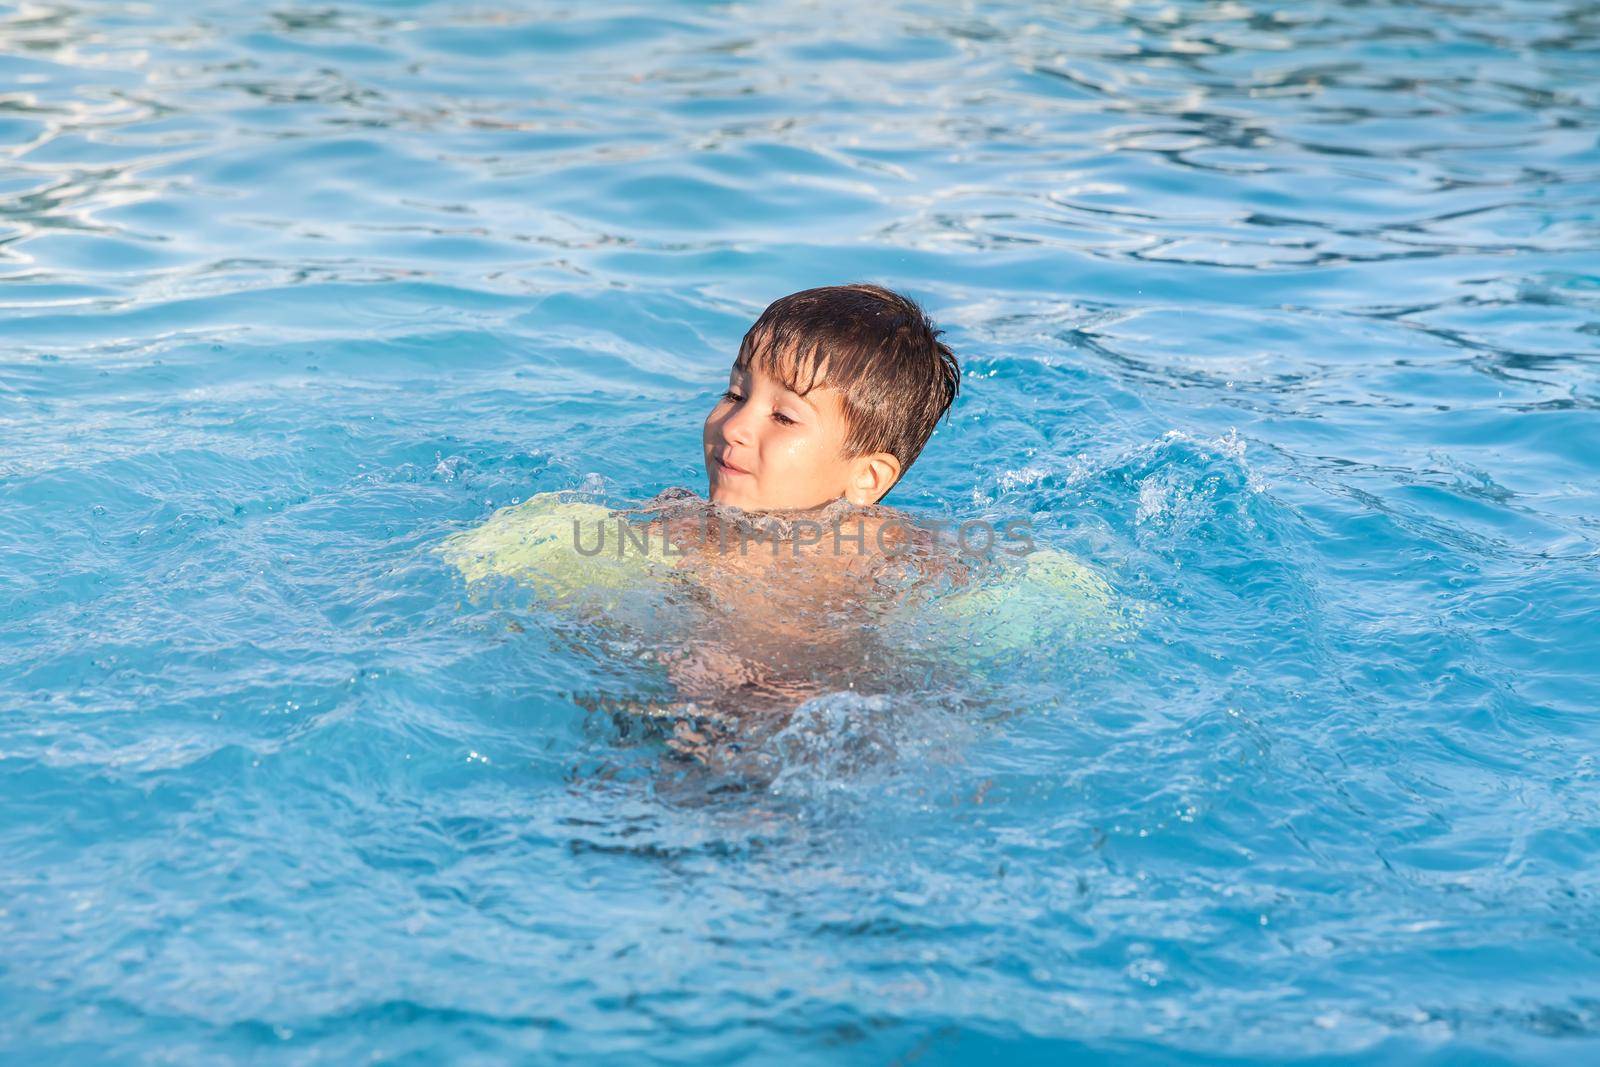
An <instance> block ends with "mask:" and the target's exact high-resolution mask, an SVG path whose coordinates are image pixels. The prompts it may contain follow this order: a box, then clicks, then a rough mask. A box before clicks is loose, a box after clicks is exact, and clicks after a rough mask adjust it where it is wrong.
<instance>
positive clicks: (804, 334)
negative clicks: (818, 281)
mask: <svg viewBox="0 0 1600 1067" xmlns="http://www.w3.org/2000/svg"><path fill="white" fill-rule="evenodd" d="M943 333H944V331H943V330H940V329H937V328H935V327H934V324H933V322H932V321H931V320H930V319H929V318H928V316H927V314H926V313H924V312H923V310H922V308H921V307H920V306H918V304H917V302H916V301H915V300H912V299H911V298H910V297H906V296H902V295H900V294H899V293H896V292H894V291H893V290H891V289H885V288H883V287H882V286H881V285H867V284H864V283H862V284H855V285H829V286H824V287H823V288H820V289H806V290H803V291H801V292H798V293H791V294H790V295H788V296H785V297H782V298H780V299H778V300H774V301H773V302H772V303H771V304H770V305H768V307H767V310H765V311H763V312H762V313H761V317H760V318H758V319H756V321H755V325H753V326H751V327H750V329H749V331H748V332H747V333H746V334H745V335H744V341H743V342H741V343H740V345H739V358H738V359H736V360H735V361H734V366H736V367H737V368H739V369H740V370H747V369H748V368H749V366H750V364H751V363H752V362H753V363H754V364H755V366H756V368H757V369H759V370H760V371H762V372H763V373H765V374H768V375H771V376H772V377H774V378H776V379H777V380H779V381H781V382H782V383H783V384H784V387H785V388H786V389H789V390H791V391H793V392H796V393H799V394H801V395H804V394H806V393H808V392H810V391H811V390H812V389H815V388H817V387H819V386H823V385H828V386H832V387H833V388H835V389H837V390H839V393H840V395H841V398H842V400H843V406H844V417H845V424H846V425H847V426H848V427H849V430H848V433H847V435H846V437H845V444H844V451H845V455H846V456H850V457H855V456H864V455H867V454H869V453H872V452H887V453H889V454H890V455H892V456H894V458H895V459H897V460H899V461H900V473H901V475H902V476H904V474H905V472H906V471H907V470H909V469H910V467H911V464H912V463H913V462H914V461H915V460H916V458H917V455H918V454H919V453H920V452H921V451H922V446H923V445H925V444H927V443H928V438H929V437H930V436H932V434H933V429H934V426H935V425H937V423H938V422H939V420H940V419H941V418H943V417H944V415H945V413H946V412H948V411H949V410H950V404H951V403H952V402H953V401H954V400H955V398H956V391H957V390H958V389H959V388H960V387H961V365H960V364H959V363H957V362H956V357H955V355H954V354H953V353H952V352H951V351H950V346H949V345H946V344H945V343H944V342H942V341H940V340H939V337H940V335H941V334H943Z"/></svg>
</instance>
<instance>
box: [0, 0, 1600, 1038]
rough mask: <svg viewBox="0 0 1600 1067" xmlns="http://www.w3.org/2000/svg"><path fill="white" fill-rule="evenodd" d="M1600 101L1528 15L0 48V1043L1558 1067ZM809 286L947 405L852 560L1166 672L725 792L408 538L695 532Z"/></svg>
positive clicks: (1587, 801)
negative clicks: (730, 436) (1057, 595)
mask: <svg viewBox="0 0 1600 1067" xmlns="http://www.w3.org/2000/svg"><path fill="white" fill-rule="evenodd" d="M1597 59H1600V11H1597V9H1596V8H1595V6H1594V5H1592V4H1584V3H1577V2H1573V0H1551V2H1531V0H1512V2H1509V3H1503V4H1487V3H1481V2H1477V0H1459V2H1452V3H1448V4H1444V3H1412V2H1408V3H1386V2H1374V3H1365V4H1351V5H1337V6H1336V5H1330V4H1321V3H1304V2H1301V3H1294V2H1290V3H1283V4H1271V5H1268V4H1262V3H1258V2H1255V0H1224V2H1214V3H1138V2H1134V3H1114V4H1113V3H1103V2H1089V3H1083V4H1074V5H1058V4H1018V3H970V4H959V5H957V4H939V3H906V2H893V3H883V4H874V5H857V4H846V3H841V2H835V0H815V2H810V3H804V4H802V3H791V4H783V3H773V4H709V3H671V2H660V3H651V4H648V5H637V6H631V7H630V6H623V5H613V4H585V5H567V4H552V3H535V4H526V5H508V4H495V3H471V4H467V3H459V4H457V3H427V2H414V3H388V4H378V3H372V4H357V3H342V2H341V3H323V4H318V5H315V6H293V5H288V4H283V5H273V4H266V5H252V4H242V3H238V2H236V0H227V2H215V3H213V2H197V3H186V4H181V5H176V4H175V5H165V4H162V5H124V4H120V3H88V2H71V3H57V2H49V0H43V2H26V3H11V4H0V104H3V107H0V160H3V162H0V278H3V284H0V446H3V447H0V1056H3V1058H4V1059H5V1060H6V1061H7V1062H16V1063H29V1064H35V1063H50V1062H83V1063H169V1062H171V1063H196V1062H213V1061H220V1060H249V1061H251V1062H259V1063H296V1064H301V1063H329V1064H345V1063H352V1062H357V1061H375V1062H396V1063H406V1062H410V1063H438V1062H451V1063H473V1062H500V1061H505V1060H511V1059H521V1060H533V1061H541V1060H545V1059H550V1060H565V1059H572V1060H579V1061H584V1062H588V1061H591V1060H593V1061H614V1062H630V1063H632V1062H726V1061H740V1060H745V1061H752V1062H775V1061H780V1060H781V1061H783V1062H792V1063H818V1064H823V1063H827V1064H833V1063H840V1062H858V1063H913V1062H914V1063H919V1064H939V1063H951V1064H954V1063H968V1062H979V1061H982V1060H984V1059H986V1058H987V1059H1004V1060H1006V1061H1008V1062H1036V1063H1057V1062H1115V1063H1119V1064H1122V1063H1130V1064H1156V1063H1180V1062H1193V1061H1217V1060H1224V1061H1226V1062H1230V1063H1263V1064H1265V1063H1280V1062H1285V1061H1286V1060H1300V1059H1305V1060H1309V1061H1315V1062H1319V1063H1328V1062H1383V1061H1389V1062H1433V1063H1466V1062H1474V1063H1476V1062H1549V1063H1562V1064H1566V1063H1574V1062H1584V1061H1585V1060H1586V1059H1589V1058H1592V1057H1594V1056H1595V1055H1596V1054H1597V1052H1600V768H1597V766H1596V756H1597V751H1600V714H1597V709H1600V667H1597V663H1600V637H1597V626H1596V616H1597V612H1600V573H1597V572H1600V418H1597V408H1600V250H1597V246H1600V213H1597V212H1600V148H1597V143H1596V126H1597V118H1600V81H1597V79H1596V78H1595V76H1594V70H1595V63H1596V61H1597ZM854 279H868V280H875V281H879V282H883V283H886V284H889V285H893V286H896V287H899V288H903V289H905V290H907V291H909V292H910V293H912V294H913V295H915V296H917V297H919V298H920V299H922V300H923V301H924V303H925V304H926V306H927V307H928V309H929V311H930V312H931V313H932V314H933V315H934V317H935V318H936V319H937V320H938V321H939V322H940V323H941V324H943V325H945V326H946V327H948V329H949V334H948V340H949V341H950V342H951V344H952V346H953V347H954V349H955V350H956V352H957V353H958V354H959V355H960V356H961V357H962V358H963V360H964V363H965V366H966V371H967V378H966V382H965V385H964V388H963V392H962V396H961V398H960V400H959V401H958V404H957V406H956V408H955V410H954V412H953V414H952V417H951V419H950V421H949V422H948V423H947V424H946V425H944V426H943V427H942V428H941V429H940V430H939V432H938V434H937V435H936V436H935V438H934V439H933V441H932V442H931V444H930V445H929V447H928V450H927V451H926V452H925V453H924V455H923V457H922V459H921V460H920V461H919V462H918V463H917V465H916V466H915V468H914V469H913V471H912V473H911V476H910V477H909V479H908V481H907V483H906V484H905V486H904V487H903V489H902V490H899V491H897V492H896V493H895V494H894V496H892V497H891V498H890V502H891V503H898V504H899V505H901V506H903V507H907V508H910V509H912V510H914V511H916V512H918V513H919V514H922V515H925V516H951V517H957V518H966V517H1010V516H1013V515H1025V516H1027V517H1030V518H1031V519H1032V520H1033V521H1034V523H1035V528H1036V530H1037V531H1039V536H1040V538H1041V539H1042V540H1044V541H1046V542H1048V543H1050V544H1052V545H1055V546H1058V547H1061V548H1064V549H1067V550H1069V551H1072V552H1074V553H1076V554H1077V555H1079V556H1081V557H1082V558H1085V559H1087V560H1090V561H1092V562H1093V563H1094V564H1095V565H1096V566H1097V567H1098V568H1099V570H1100V572H1101V573H1102V574H1103V575H1104V576H1105V577H1106V578H1107V580H1108V581H1109V582H1110V583H1111V584H1112V585H1113V586H1114V587H1115V589H1116V590H1117V592H1118V595H1119V596H1120V597H1122V598H1124V599H1125V601H1127V602H1129V603H1138V604H1139V605H1140V606H1141V615H1140V618H1141V624H1140V627H1139V630H1138V633H1137V634H1136V635H1135V636H1134V637H1132V638H1131V639H1129V640H1127V641H1119V642H1094V641H1087V642H1081V643H1073V644H1063V645H1060V646H1058V647H1042V648H1038V649H1036V650H1035V651H1034V653H1033V654H1031V655H1030V656H1028V657H1026V658H1025V660H1024V661H1023V662H1021V663H1020V664H1018V663H1012V664H1010V665H1009V666H1008V667H1007V669H1006V671H1005V672H1004V674H1003V675H996V676H990V677H975V678H974V679H973V680H972V683H971V684H972V686H973V690H972V692H974V693H975V692H978V691H979V690H981V691H982V694H983V700H982V701H981V702H974V701H971V700H964V699H961V698H963V697H964V696H969V695H971V694H965V693H962V692H952V693H950V694H947V695H948V696H950V698H951V699H949V700H941V699H936V698H926V694H924V695H922V696H919V697H918V699H916V700H909V699H907V694H906V693H903V692H902V693H895V692H889V693H856V694H841V695H838V696H835V697H830V698H824V699H822V700H820V701H816V702H813V703H811V704H808V705H807V706H806V707H805V708H803V709H802V711H801V712H800V713H799V714H798V715H797V717H796V719H795V721H794V722H793V723H791V724H790V725H789V726H788V727H786V728H785V729H784V730H783V731H782V732H781V733H780V734H779V735H777V736H776V737H774V738H772V739H770V740H769V741H767V742H766V744H767V745H768V750H767V752H766V755H767V756H769V757H770V758H771V759H772V760H774V761H776V763H775V765H776V766H777V767H778V768H779V773H778V774H777V777H776V778H775V779H774V780H773V781H771V782H770V783H764V784H762V785H761V786H760V787H759V788H747V789H742V790H741V789H734V788H728V787H727V783H726V782H723V781H720V780H713V779H711V778H709V777H707V776H705V775H703V774H698V773H697V771H696V769H695V768H694V767H693V766H689V765H685V764H684V763H683V762H682V761H678V760H675V759H674V758H672V757H671V755H670V754H669V753H668V752H667V751H666V750H665V748H664V747H663V745H662V744H661V743H660V741H659V739H657V738H652V737H649V736H643V737H641V736H639V735H637V734H633V733H629V732H627V731H625V730H622V729H620V728H619V727H618V726H617V725H616V724H614V723H613V722H612V720H611V719H610V718H609V717H608V716H605V715H600V714H595V713H592V712H590V711H588V710H585V706H584V704H585V702H586V701H587V699H588V697H589V696H592V695H593V694H596V693H610V694H615V693H627V692H630V691H633V690H636V689H641V688H645V687H648V686H649V685H652V684H655V680H654V679H653V676H651V674H650V672H649V671H648V670H646V669H645V667H644V666H643V665H641V664H637V663H630V662H627V661H624V660H620V659H618V658H617V657H615V656H611V655H600V654H585V651H584V646H583V644H582V642H581V641H580V642H578V644H577V647H574V646H573V644H572V643H571V642H570V641H568V640H567V638H568V637H569V636H570V634H567V633H563V632H561V631H560V629H559V627H557V626H556V625H555V624H553V623H552V622H551V620H550V619H549V618H548V617H546V615H545V614H542V613H541V612H540V610H539V609H538V607H537V606H536V605H532V604H529V603H527V602H526V600H525V599H519V598H518V596H517V595H516V592H515V590H513V589H501V590H499V591H498V592H497V593H496V594H495V595H492V596H488V597H470V596H467V595H466V593H465V591H464V590H463V588H462V586H461V584H460V581H459V578H458V576H456V575H454V574H453V573H452V572H451V571H450V570H449V569H448V568H447V567H446V566H445V565H444V564H443V563H442V561H441V560H440V559H439V558H438V556H437V555H436V554H435V553H434V551H433V549H434V548H435V547H436V546H437V545H438V544H439V542H440V541H441V540H443V539H444V538H445V537H447V536H448V535H449V534H451V533H453V532H456V531H459V530H463V529H467V528H470V527H472V526H473V525H475V524H477V523H479V522H481V521H482V520H483V519H484V518H485V517H487V516H488V515H489V514H490V513H491V512H492V511H493V510H494V509H496V508H497V507H500V506H503V505H506V504H510V503H512V502H515V501H517V500H521V499H526V498H527V497H528V496H529V495H531V494H533V493H536V492H543V491H548V490H555V489H568V488H574V487H579V486H586V487H587V488H589V489H590V490H592V491H594V492H597V493H599V494H601V495H602V496H603V497H604V498H605V499H608V500H611V501H613V502H615V503H618V504H622V503H627V502H630V501H636V500H639V499H642V498H645V497H648V496H650V495H652V494H654V493H656V492H658V491H660V490H662V489H664V488H667V487H670V486H674V485H688V486H691V487H694V488H696V489H703V475H702V473H701V470H700V460H699V451H698V448H699V445H698V433H699V424H700V420H701V419H702V417H703V415H704V412H705V411H706V409H707V408H708V406H709V404H710V403H711V400H712V397H713V395H714V393H715V392H716V391H718V389H719V388H720V384H721V383H720V381H719V378H720V377H721V375H722V374H723V373H724V370H725V367H726V365H727V363H728V362H729V360H730V358H731V356H732V354H733V352H734V350H735V348H736V346H737V343H738V339H739V337H740V336H741V334H742V332H743V330H744V329H745V327H746V326H747V325H748V324H749V322H750V321H751V320H752V319H753V318H754V316H755V315H756V314H757V313H758V312H759V311H760V309H761V308H762V307H763V306H764V305H765V304H766V303H767V302H768V301H769V300H771V299H773V298H775V297H777V296H779V295H782V294H783V293H786V292H789V291H792V290H795V289H798V288H802V287H807V286H811V285H818V284H826V283H831V282H838V281H845V280H854ZM907 705H910V706H909V707H908V706H907ZM891 706H892V707H893V708H894V709H895V713H894V714H893V715H889V714H888V713H887V711H886V709H890V708H891ZM886 723H887V724H888V725H885V724H886Z"/></svg>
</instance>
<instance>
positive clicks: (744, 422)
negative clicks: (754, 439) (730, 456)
mask: <svg viewBox="0 0 1600 1067" xmlns="http://www.w3.org/2000/svg"><path fill="white" fill-rule="evenodd" d="M751 426H752V423H751V410H750V405H749V404H741V405H740V406H739V408H738V409H737V410H736V411H734V412H733V413H732V414H730V415H729V416H728V417H727V418H726V419H724V420H723V421H722V439H723V440H724V441H726V442H728V444H730V445H747V444H749V443H750V441H751V436H750V434H751Z"/></svg>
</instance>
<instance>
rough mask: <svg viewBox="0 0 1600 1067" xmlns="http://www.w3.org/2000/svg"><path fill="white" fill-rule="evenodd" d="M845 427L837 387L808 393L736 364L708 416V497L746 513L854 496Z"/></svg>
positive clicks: (854, 471)
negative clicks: (743, 510)
mask: <svg viewBox="0 0 1600 1067" xmlns="http://www.w3.org/2000/svg"><path fill="white" fill-rule="evenodd" d="M847 430H848V427H847V426H846V425H845V419H844V410H843V406H842V404H841V403H840V396H839V391H838V390H837V389H833V388H831V387H829V386H825V385H824V386H818V387H816V388H814V389H812V390H811V391H810V392H808V393H806V394H805V395H804V396H802V395H800V394H799V393H795V392H791V391H790V390H789V389H787V388H785V386H784V384H783V383H782V382H781V381H779V380H777V379H776V378H773V377H771V376H769V375H767V374H766V373H764V372H763V371H761V370H760V369H759V368H757V367H756V366H755V365H754V363H752V364H751V365H750V366H749V367H747V368H745V369H740V368H739V367H738V366H737V365H736V366H735V367H734V368H733V371H732V373H731V374H730V375H729V376H728V391H727V392H726V393H724V394H723V395H722V398H721V399H720V400H718V401H717V405H716V407H714V408H712V409H711V414H710V415H707V416H706V427H705V434H704V438H703V443H704V445H705V459H706V474H707V475H708V476H709V477H710V480H711V485H710V489H709V492H708V495H709V496H710V497H711V499H712V501H713V502H715V503H718V504H731V505H733V506H734V507H739V508H744V509H745V510H747V511H793V510H800V509H803V508H813V507H818V506H820V505H822V504H826V503H828V502H829V501H832V500H836V499H838V498H839V497H841V496H847V495H852V494H851V492H850V491H851V489H852V486H853V484H854V482H853V478H854V477H855V476H856V475H857V473H858V472H857V464H856V463H853V462H852V461H851V460H850V459H847V458H846V457H845V454H844V443H845V437H846V433H847ZM896 473H898V469H897V470H896ZM885 491H887V490H886V489H885ZM880 495H881V494H880ZM868 502H869V503H870V502H875V498H874V501H868Z"/></svg>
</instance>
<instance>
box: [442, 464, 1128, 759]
mask: <svg viewBox="0 0 1600 1067" xmlns="http://www.w3.org/2000/svg"><path fill="white" fill-rule="evenodd" d="M440 552H441V554H442V555H443V556H444V558H445V560H446V561H447V562H448V563H450V564H451V565H452V566H454V567H455V568H457V569H458V570H459V571H460V573H461V574H462V576H463V577H464V578H465V579H466V580H467V581H468V582H469V583H470V584H478V583H483V582H488V581H493V580H497V579H498V580H501V581H504V580H511V581H514V582H516V583H518V584H519V585H522V586H525V587H527V588H528V589H530V590H532V591H533V592H534V594H535V595H536V596H537V597H538V600H539V603H540V604H541V605H542V606H545V607H547V608H549V609H550V610H552V611H553V612H557V613H561V614H564V615H569V616H576V617H578V618H581V619H583V620H585V621H587V622H589V623H592V624H593V626H594V630H593V633H595V634H596V635H601V637H600V639H601V640H623V641H626V642H627V643H629V644H630V646H634V647H642V648H643V649H644V650H645V654H646V655H647V656H649V657H650V658H653V659H654V660H655V661H656V662H658V663H660V664H661V665H662V666H663V667H664V668H665V670H666V676H667V680H668V681H669V683H670V686H671V690H672V697H671V699H669V700H667V701H665V702H656V703H651V702H648V701H645V702H638V703H635V704H633V705H632V706H631V707H630V708H629V709H628V710H630V711H634V712H645V713H647V714H650V715H652V716H655V717H658V718H660V717H667V718H671V719H674V720H676V725H677V726H678V727H679V729H678V731H677V735H678V740H679V741H680V742H682V741H685V740H687V741H688V743H690V744H695V743H697V739H703V738H705V737H707V736H708V731H709V732H715V733H719V734H724V735H737V734H744V733H748V732H750V731H755V732H757V733H759V732H764V730H765V729H767V728H776V727H781V725H782V722H783V721H784V720H785V717H786V716H787V714H788V713H789V712H790V711H792V710H793V709H794V708H795V706H796V705H798V704H799V703H801V702H803V701H805V700H808V699H811V698H813V697H817V696H821V695H822V694H825V693H828V692H836V691H850V692H856V693H883V692H888V693H892V692H896V691H900V690H904V689H908V688H913V687H916V686H917V685H918V683H919V681H921V682H926V680H927V678H928V676H929V675H930V673H939V672H944V671H948V670H965V669H968V668H970V667H971V666H973V665H975V664H976V663H978V662H981V661H984V660H992V659H997V658H998V659H1004V658H1009V657H1016V656H1026V655H1028V654H1030V653H1032V652H1034V651H1040V652H1048V651H1049V650H1050V649H1051V648H1052V647H1053V646H1055V645H1058V644H1059V643H1061V642H1063V641H1072V640H1080V639H1082V638H1084V637H1088V636H1091V635H1097V634H1098V635H1110V634H1113V633H1115V632H1116V631H1117V630H1118V629H1119V628H1120V627H1121V625H1122V613H1121V612H1119V611H1118V610H1117V609H1116V606H1115V603H1114V601H1113V598H1112V595H1111V590H1110V588H1109V587H1108V586H1107V585H1106V583H1105V581H1104V580H1103V579H1101V578H1100V577H1099V576H1098V575H1096V574H1095V573H1094V572H1093V571H1092V570H1091V569H1090V568H1088V567H1086V566H1085V565H1083V564H1082V563H1080V562H1079V561H1077V560H1076V559H1074V558H1073V557H1071V556H1070V555H1068V554H1066V553H1063V552H1059V551H1055V550H1052V549H1047V548H1046V549H1037V550H1035V551H1032V552H1029V553H1026V554H1023V553H1020V552H1018V553H1017V554H1011V553H1009V552H1007V551H1005V550H1003V549H999V548H996V549H994V550H992V551H990V552H988V553H987V554H983V555H979V554H970V553H961V552H959V551H957V550H955V548H954V546H949V545H944V544H941V543H940V542H939V540H938V539H937V538H936V537H935V536H934V535H933V534H932V533H931V532H929V531H928V530H926V529H924V528H922V527H920V526H918V525H917V524H915V523H913V522H912V521H911V520H910V519H909V518H908V517H907V516H905V515H904V514H903V513H900V512H897V511H894V510H893V509H889V508H884V507H881V506H868V507H856V506H853V505H850V504H848V503H846V502H844V501H837V502H835V503H833V504H830V505H828V506H827V507H824V508H821V509H811V510H809V511H806V512H798V513H787V514H783V515H763V514H756V513H746V512H742V511H740V510H739V509H737V508H728V507H723V506H719V505H716V504H713V503H710V502H707V501H705V500H703V499H701V498H699V497H697V496H695V495H694V494H692V493H690V492H688V491H687V490H672V491H668V492H667V493H663V494H662V495H661V496H659V497H657V498H656V499H655V500H652V501H651V502H649V503H648V504H646V505H644V506H643V507H641V508H638V509H635V510H631V511H623V512H616V511H612V510H610V509H607V508H605V507H603V506H601V505H598V504H595V503H591V502H585V501H581V500H572V499H564V498H563V496H562V495H561V494H556V493H542V494H539V495H537V496H535V497H533V498H531V499H529V500H527V501H525V502H524V503H521V504H517V505H513V506H511V507H508V508H503V509H501V510H500V511H498V512H496V513H495V514H494V515H492V516H491V517H490V518H489V519H488V520H487V521H486V522H485V523H484V524H483V525H482V526H479V527H477V528H476V529H473V530H469V531H465V532H463V533H460V534H456V535H455V536H453V537H451V538H449V539H448V540H447V541H446V542H445V543H444V544H443V545H442V546H441V548H440Z"/></svg>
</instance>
